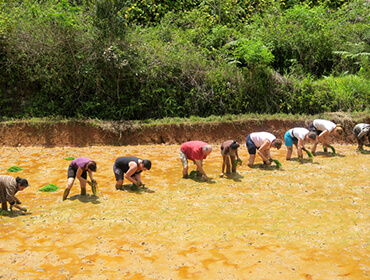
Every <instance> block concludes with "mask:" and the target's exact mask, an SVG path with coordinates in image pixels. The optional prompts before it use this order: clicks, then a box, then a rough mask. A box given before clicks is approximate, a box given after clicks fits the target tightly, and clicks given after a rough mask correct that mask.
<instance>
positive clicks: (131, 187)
mask: <svg viewBox="0 0 370 280" xmlns="http://www.w3.org/2000/svg"><path fill="white" fill-rule="evenodd" d="M119 191H124V192H129V193H136V194H142V193H154V192H155V191H153V190H151V189H149V188H147V187H145V185H143V186H140V187H138V186H136V185H134V184H126V185H122V187H121V189H120V190H119Z"/></svg>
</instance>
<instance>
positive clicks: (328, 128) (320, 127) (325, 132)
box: [308, 119, 343, 154]
mask: <svg viewBox="0 0 370 280" xmlns="http://www.w3.org/2000/svg"><path fill="white" fill-rule="evenodd" d="M308 129H309V130H310V131H312V132H315V133H316V135H317V136H318V137H316V140H315V142H314V144H313V147H312V149H311V152H312V154H315V152H316V147H317V144H318V143H319V141H320V142H321V143H322V146H323V147H324V152H327V147H329V146H330V143H329V135H330V134H331V133H333V135H334V136H336V137H341V136H342V134H343V128H341V126H340V124H335V123H333V122H331V121H327V120H321V119H316V120H314V121H313V122H311V123H310V125H309V127H308Z"/></svg>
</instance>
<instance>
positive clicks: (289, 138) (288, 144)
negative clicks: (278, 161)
mask: <svg viewBox="0 0 370 280" xmlns="http://www.w3.org/2000/svg"><path fill="white" fill-rule="evenodd" d="M284 142H285V146H286V148H287V153H286V160H290V159H291V157H292V153H293V137H292V136H291V135H290V133H289V130H288V131H287V132H286V133H285V135H284Z"/></svg>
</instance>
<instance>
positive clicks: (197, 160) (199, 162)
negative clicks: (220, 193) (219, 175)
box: [194, 159, 208, 180]
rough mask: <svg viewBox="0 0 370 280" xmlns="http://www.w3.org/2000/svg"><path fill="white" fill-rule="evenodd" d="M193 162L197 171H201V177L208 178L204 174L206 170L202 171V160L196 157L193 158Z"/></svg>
mask: <svg viewBox="0 0 370 280" xmlns="http://www.w3.org/2000/svg"><path fill="white" fill-rule="evenodd" d="M194 162H195V164H196V166H197V169H198V171H199V172H200V173H202V175H203V178H204V179H205V180H208V177H207V174H206V172H204V170H203V160H199V159H196V160H194Z"/></svg>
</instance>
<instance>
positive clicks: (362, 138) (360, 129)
mask: <svg viewBox="0 0 370 280" xmlns="http://www.w3.org/2000/svg"><path fill="white" fill-rule="evenodd" d="M353 134H354V135H355V138H356V140H357V143H358V147H357V150H358V151H362V150H363V146H364V144H365V142H366V137H367V139H368V142H369V144H367V145H366V146H368V147H369V146H370V124H367V123H359V124H356V125H355V127H354V128H353Z"/></svg>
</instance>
